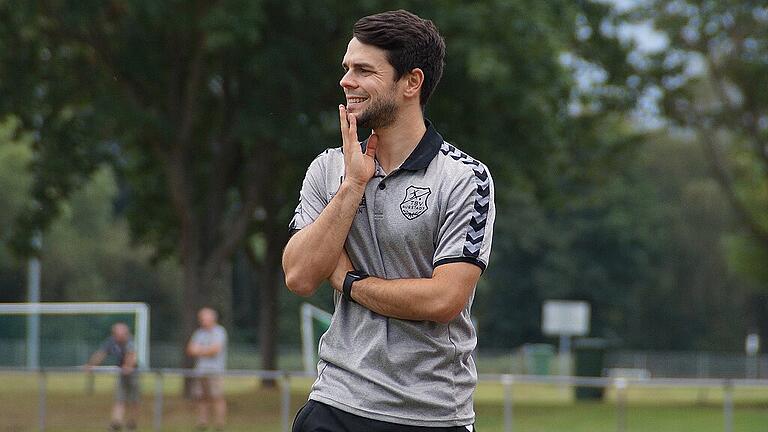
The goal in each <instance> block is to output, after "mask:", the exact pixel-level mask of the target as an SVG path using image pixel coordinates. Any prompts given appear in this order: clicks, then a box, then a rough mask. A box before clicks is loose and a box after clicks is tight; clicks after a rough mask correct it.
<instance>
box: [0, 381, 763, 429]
mask: <svg viewBox="0 0 768 432" xmlns="http://www.w3.org/2000/svg"><path fill="white" fill-rule="evenodd" d="M113 382H114V378H113V377H110V376H98V377H97V378H96V379H95V382H94V387H93V390H94V391H93V393H92V394H90V395H89V394H87V392H86V390H87V380H86V379H85V377H84V375H64V374H50V375H49V376H48V378H47V381H46V385H47V411H48V416H47V419H46V430H47V431H53V432H86V431H103V430H106V425H107V419H108V413H109V409H110V405H111V402H112V390H113ZM154 384H155V383H154V379H153V377H152V376H145V377H144V378H143V381H142V387H143V390H144V398H143V402H142V416H141V419H140V426H141V429H140V430H142V431H151V430H152V428H151V425H152V413H153V408H152V404H153V393H152V392H153V389H154ZM310 384H311V381H309V380H307V379H293V380H292V381H291V403H292V406H291V419H292V418H293V415H294V413H295V412H296V411H297V410H298V409H299V407H300V406H301V405H302V404H303V403H304V401H305V400H306V395H307V390H308V388H309V385H310ZM37 388H38V379H37V376H36V375H31V374H30V375H23V374H21V375H20V374H5V375H2V374H0V432H23V431H34V430H37V412H38V394H37ZM180 388H181V379H180V378H178V377H166V379H165V381H164V385H163V393H164V397H163V398H164V409H163V426H164V427H163V430H164V431H169V432H177V431H178V432H181V431H189V430H191V429H192V426H193V424H194V415H193V412H192V410H191V407H190V405H189V403H188V402H187V401H186V400H184V399H183V398H181V397H179V393H180ZM226 389H227V399H228V401H229V407H230V416H229V426H228V428H227V430H228V431H233V432H240V431H242V432H245V431H259V432H278V431H280V391H279V389H269V388H264V387H262V386H261V385H260V383H259V381H258V380H256V379H251V378H247V379H245V378H228V379H227V383H226ZM513 398H514V401H515V404H514V407H513V420H514V423H513V424H514V431H515V432H554V431H569V432H582V431H583V432H601V431H606V432H607V431H615V430H616V429H617V423H618V417H617V407H616V404H615V395H614V394H613V393H612V392H610V391H609V392H608V393H607V394H606V398H605V401H604V402H575V401H574V399H573V395H572V391H570V389H567V388H566V389H564V388H562V387H560V386H556V385H531V384H516V385H515V386H514V387H513ZM627 400H628V405H627V409H626V417H625V418H626V430H627V431H628V432H662V431H681V432H683V431H684V432H689V431H696V432H709V431H712V432H714V431H722V430H724V427H723V424H724V423H723V408H722V400H723V393H722V390H721V389H719V388H661V389H659V388H653V389H648V388H630V389H629V392H628V399H627ZM734 400H735V403H736V405H735V406H736V410H735V413H734V429H733V430H734V431H737V432H752V431H755V432H756V431H765V430H766V429H768V388H762V389H741V388H740V389H736V392H735V393H734ZM475 409H476V411H477V416H478V417H477V429H478V430H479V431H481V432H486V431H502V430H503V388H502V386H501V385H500V384H495V383H481V385H480V386H479V387H478V390H477V393H476V398H475Z"/></svg>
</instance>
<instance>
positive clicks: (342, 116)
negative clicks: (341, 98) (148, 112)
mask: <svg viewBox="0 0 768 432" xmlns="http://www.w3.org/2000/svg"><path fill="white" fill-rule="evenodd" d="M339 123H340V124H341V135H342V136H344V135H345V134H346V132H347V129H348V128H349V123H348V122H347V109H346V108H344V105H339Z"/></svg>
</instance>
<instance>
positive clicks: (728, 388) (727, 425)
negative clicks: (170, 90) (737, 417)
mask: <svg viewBox="0 0 768 432" xmlns="http://www.w3.org/2000/svg"><path fill="white" fill-rule="evenodd" d="M723 422H724V430H725V432H733V382H731V380H725V381H724V383H723Z"/></svg>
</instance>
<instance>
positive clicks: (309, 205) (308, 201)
mask: <svg viewBox="0 0 768 432" xmlns="http://www.w3.org/2000/svg"><path fill="white" fill-rule="evenodd" d="M329 151H330V150H326V151H325V152H323V153H321V154H320V155H319V156H318V157H316V158H315V160H314V161H312V163H311V164H309V168H307V173H306V174H305V176H304V181H303V182H302V185H301V191H300V192H299V204H298V205H297V206H296V210H295V211H294V214H293V218H292V219H291V223H290V224H289V226H288V228H289V229H290V231H291V233H293V232H295V231H297V230H300V229H302V228H304V227H306V226H307V225H309V224H311V223H312V222H314V221H315V219H317V217H318V216H320V213H321V212H322V211H323V209H324V208H325V206H327V205H328V195H327V192H326V186H325V170H326V159H327V157H326V156H327V155H328V153H329Z"/></svg>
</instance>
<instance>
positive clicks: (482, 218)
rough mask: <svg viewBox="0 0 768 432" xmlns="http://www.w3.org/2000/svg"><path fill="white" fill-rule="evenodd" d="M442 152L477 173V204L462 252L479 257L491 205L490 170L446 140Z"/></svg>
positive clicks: (468, 255)
mask: <svg viewBox="0 0 768 432" xmlns="http://www.w3.org/2000/svg"><path fill="white" fill-rule="evenodd" d="M440 152H441V153H443V154H444V155H446V156H450V157H451V158H453V159H454V160H457V161H459V162H461V163H463V164H465V165H471V166H472V171H474V173H475V176H474V181H475V184H476V185H477V188H476V189H475V204H474V209H473V210H472V216H471V217H470V219H469V227H468V230H467V236H466V238H465V241H464V251H463V252H462V254H463V255H464V256H466V257H471V258H477V257H478V256H480V248H481V247H482V245H483V237H485V224H486V222H487V221H488V210H489V208H490V205H491V204H490V202H491V182H490V177H489V175H488V170H487V169H486V167H485V165H483V164H481V163H480V162H479V161H477V160H475V159H473V158H472V157H470V156H469V155H467V154H466V153H464V152H462V151H461V150H459V149H457V148H456V147H454V146H452V145H450V144H448V143H446V142H444V143H443V146H442V147H441V148H440Z"/></svg>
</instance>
